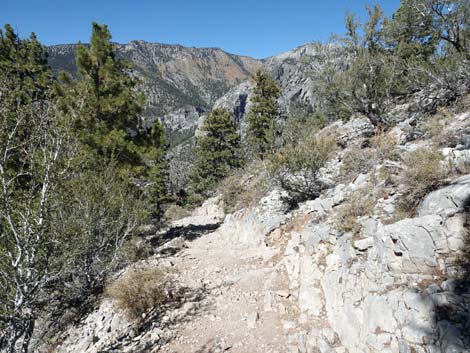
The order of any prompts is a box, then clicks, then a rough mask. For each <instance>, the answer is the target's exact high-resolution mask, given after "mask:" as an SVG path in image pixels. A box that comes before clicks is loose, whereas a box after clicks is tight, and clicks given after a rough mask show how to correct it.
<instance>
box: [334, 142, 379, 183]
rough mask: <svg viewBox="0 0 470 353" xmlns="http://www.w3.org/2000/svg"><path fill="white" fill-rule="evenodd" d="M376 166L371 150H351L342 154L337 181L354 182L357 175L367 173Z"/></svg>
mask: <svg viewBox="0 0 470 353" xmlns="http://www.w3.org/2000/svg"><path fill="white" fill-rule="evenodd" d="M375 164H376V161H375V153H374V151H373V149H371V148H362V149H361V148H357V147H355V148H351V149H350V150H349V151H347V152H346V153H345V154H344V157H343V159H342V163H341V167H340V169H339V176H338V181H340V182H345V181H351V180H354V179H355V178H356V177H357V176H358V175H359V174H363V173H367V172H369V171H370V169H371V168H373V167H374V166H375Z"/></svg>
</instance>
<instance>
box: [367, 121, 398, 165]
mask: <svg viewBox="0 0 470 353" xmlns="http://www.w3.org/2000/svg"><path fill="white" fill-rule="evenodd" d="M370 145H371V147H372V148H373V149H374V150H375V159H376V160H380V161H385V160H392V161H397V160H398V159H399V158H400V153H399V150H398V148H397V139H396V137H395V136H393V135H391V134H387V133H386V132H385V131H384V130H383V129H381V130H379V131H378V132H377V133H376V134H375V135H374V136H373V137H372V138H371V139H370Z"/></svg>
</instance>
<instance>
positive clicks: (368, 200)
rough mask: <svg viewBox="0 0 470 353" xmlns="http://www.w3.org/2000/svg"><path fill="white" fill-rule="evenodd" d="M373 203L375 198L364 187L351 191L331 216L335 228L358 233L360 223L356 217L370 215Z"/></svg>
mask: <svg viewBox="0 0 470 353" xmlns="http://www.w3.org/2000/svg"><path fill="white" fill-rule="evenodd" d="M374 205H375V198H374V197H373V195H372V193H370V192H369V191H368V190H366V189H365V188H364V189H360V190H357V191H355V192H353V193H351V194H350V196H349V198H348V200H347V201H345V202H344V203H343V204H342V205H341V206H339V207H338V208H337V211H336V213H335V215H334V216H333V224H334V226H335V228H336V229H338V230H339V231H342V232H345V233H346V232H352V233H354V234H357V233H359V232H360V230H361V225H360V224H359V223H358V222H357V218H358V217H362V216H368V215H372V214H373V212H374Z"/></svg>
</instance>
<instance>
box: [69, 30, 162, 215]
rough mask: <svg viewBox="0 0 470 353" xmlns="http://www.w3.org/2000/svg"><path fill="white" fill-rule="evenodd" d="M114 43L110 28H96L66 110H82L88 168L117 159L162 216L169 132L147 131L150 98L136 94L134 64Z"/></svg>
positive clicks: (81, 51)
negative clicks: (144, 117) (145, 114)
mask: <svg viewBox="0 0 470 353" xmlns="http://www.w3.org/2000/svg"><path fill="white" fill-rule="evenodd" d="M110 40H111V34H110V32H109V30H108V27H107V26H106V25H99V24H97V23H93V26H92V34H91V40H90V45H89V46H85V45H82V44H79V45H78V48H77V69H78V74H79V80H78V83H77V84H73V83H71V84H70V85H69V86H70V87H69V88H68V94H66V95H65V96H66V100H68V101H69V102H68V103H66V104H65V105H67V104H68V105H69V106H71V107H73V108H71V109H69V112H70V113H72V114H73V110H77V109H78V111H79V116H78V117H77V118H76V120H75V121H76V131H77V133H78V134H79V137H80V140H81V141H82V143H83V146H84V149H85V150H86V153H85V154H89V155H88V157H87V160H88V163H90V161H91V160H95V161H97V163H98V164H102V163H107V162H109V161H110V160H115V161H116V162H117V168H118V170H119V171H120V173H121V174H122V176H123V177H124V178H128V179H130V180H134V181H139V182H143V183H144V184H145V185H147V187H146V193H147V194H148V195H149V197H150V198H151V200H152V202H153V203H154V206H155V211H156V212H157V211H158V210H159V209H160V206H161V203H162V202H163V200H164V198H165V194H166V187H165V186H166V169H167V168H166V161H165V156H164V148H165V138H164V131H163V128H162V126H161V125H160V123H159V122H158V120H156V121H155V123H154V124H153V126H151V127H150V128H148V127H146V126H144V124H143V121H142V118H141V115H142V113H143V109H144V104H145V96H144V95H143V94H141V93H138V92H137V91H136V87H137V85H138V81H137V80H136V79H135V78H134V77H133V76H132V74H131V67H130V65H129V64H128V63H127V62H125V61H124V60H122V59H120V58H118V57H117V56H116V53H115V46H114V45H113V44H112V43H111V41H110ZM65 81H66V80H65ZM77 97H81V100H80V103H77ZM79 99H80V98H79ZM90 167H91V168H93V166H90Z"/></svg>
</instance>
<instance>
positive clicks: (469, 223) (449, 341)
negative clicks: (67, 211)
mask: <svg viewBox="0 0 470 353" xmlns="http://www.w3.org/2000/svg"><path fill="white" fill-rule="evenodd" d="M465 214H466V222H465V229H466V239H465V240H466V241H465V246H464V249H463V252H462V254H461V255H460V256H459V258H458V260H457V261H454V263H453V264H451V265H450V266H448V268H447V272H448V278H447V280H446V281H445V282H443V283H442V284H441V285H440V287H441V288H440V289H439V290H430V288H428V289H427V290H426V291H424V292H423V298H424V300H425V301H426V302H427V303H429V306H430V308H431V314H432V318H433V324H434V325H433V326H434V331H433V332H432V333H431V337H429V344H430V345H432V346H434V350H431V351H432V352H436V351H437V352H446V353H450V352H452V353H454V352H455V353H457V352H468V351H470V199H468V200H467V201H466V203H465Z"/></svg>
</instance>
